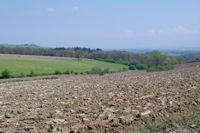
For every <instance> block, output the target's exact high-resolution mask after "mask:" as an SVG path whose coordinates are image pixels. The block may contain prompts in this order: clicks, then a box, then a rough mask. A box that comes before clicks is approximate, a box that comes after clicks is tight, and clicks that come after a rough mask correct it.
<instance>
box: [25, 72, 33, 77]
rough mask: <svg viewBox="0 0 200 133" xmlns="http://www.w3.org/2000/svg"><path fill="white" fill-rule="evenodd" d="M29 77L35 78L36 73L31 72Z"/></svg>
mask: <svg viewBox="0 0 200 133" xmlns="http://www.w3.org/2000/svg"><path fill="white" fill-rule="evenodd" d="M27 76H29V77H33V76H35V73H34V72H33V71H31V72H30V73H29V74H28V75H27Z"/></svg>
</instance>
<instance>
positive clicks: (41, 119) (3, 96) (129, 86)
mask: <svg viewBox="0 0 200 133" xmlns="http://www.w3.org/2000/svg"><path fill="white" fill-rule="evenodd" d="M199 111H200V63H190V64H183V65H178V66H176V68H175V69H174V70H171V71H166V72H152V73H147V72H123V73H117V74H106V75H104V76H99V75H76V76H69V75H68V76H60V77H59V76H58V78H57V79H44V80H33V81H24V82H9V83H0V132H19V133H23V132H33V133H35V132H42V133H45V132H71V133H76V132H98V133H99V132H100V133H101V132H125V131H127V130H134V129H137V128H140V127H141V126H142V125H144V124H145V123H146V122H150V123H154V122H160V121H166V120H168V119H171V118H172V119H175V118H181V117H182V116H184V115H185V114H188V113H191V112H199ZM196 132H198V131H196Z"/></svg>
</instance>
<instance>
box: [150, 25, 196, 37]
mask: <svg viewBox="0 0 200 133" xmlns="http://www.w3.org/2000/svg"><path fill="white" fill-rule="evenodd" d="M146 33H147V34H148V35H151V36H152V35H153V36H156V35H174V34H180V35H190V34H195V33H200V28H198V26H194V27H190V28H186V27H184V26H182V25H178V26H175V27H172V28H166V29H150V30H147V31H146Z"/></svg>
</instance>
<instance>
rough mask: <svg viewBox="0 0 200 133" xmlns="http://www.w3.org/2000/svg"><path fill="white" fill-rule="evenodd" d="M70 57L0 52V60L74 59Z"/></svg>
mask: <svg viewBox="0 0 200 133" xmlns="http://www.w3.org/2000/svg"><path fill="white" fill-rule="evenodd" d="M75 59H76V58H71V57H55V56H36V55H17V54H0V60H53V61H54V60H75Z"/></svg>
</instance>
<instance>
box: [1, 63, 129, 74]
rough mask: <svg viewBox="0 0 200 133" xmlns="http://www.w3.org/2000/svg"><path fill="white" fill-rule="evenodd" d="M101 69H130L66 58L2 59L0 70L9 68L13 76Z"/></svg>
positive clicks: (115, 70) (112, 70)
mask: <svg viewBox="0 0 200 133" xmlns="http://www.w3.org/2000/svg"><path fill="white" fill-rule="evenodd" d="M96 66H98V67H100V68H101V69H105V68H109V70H110V72H118V71H122V70H125V69H128V66H125V65H121V64H115V63H107V62H102V61H96V60H66V61H60V60H59V61H49V60H47V61H45V60H0V72H2V71H4V70H5V69H8V70H9V72H10V75H11V76H14V77H17V76H20V75H21V74H24V75H28V74H30V73H31V72H34V74H35V75H48V74H54V73H55V72H56V71H59V72H61V73H64V72H66V71H68V72H72V73H74V74H84V73H88V72H90V71H91V69H92V68H93V67H96Z"/></svg>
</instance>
